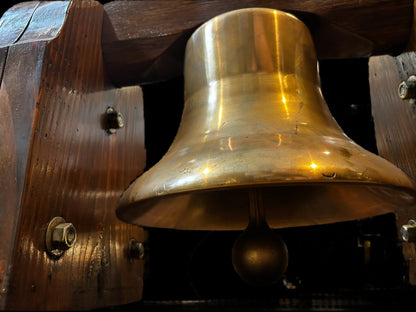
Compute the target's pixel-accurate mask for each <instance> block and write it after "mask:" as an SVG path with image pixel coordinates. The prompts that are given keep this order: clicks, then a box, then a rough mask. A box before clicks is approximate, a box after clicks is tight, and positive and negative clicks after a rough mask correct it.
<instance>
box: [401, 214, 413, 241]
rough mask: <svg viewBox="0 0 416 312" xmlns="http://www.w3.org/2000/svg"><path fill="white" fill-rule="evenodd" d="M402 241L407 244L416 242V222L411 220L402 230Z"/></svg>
mask: <svg viewBox="0 0 416 312" xmlns="http://www.w3.org/2000/svg"><path fill="white" fill-rule="evenodd" d="M400 234H401V236H402V240H403V241H405V242H416V221H415V220H412V219H411V220H409V221H408V222H407V224H405V225H402V227H401V228H400Z"/></svg>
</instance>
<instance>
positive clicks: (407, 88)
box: [398, 75, 416, 100]
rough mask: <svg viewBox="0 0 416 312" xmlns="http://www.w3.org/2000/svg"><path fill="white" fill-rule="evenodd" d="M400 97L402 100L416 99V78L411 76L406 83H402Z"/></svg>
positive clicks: (399, 90)
mask: <svg viewBox="0 0 416 312" xmlns="http://www.w3.org/2000/svg"><path fill="white" fill-rule="evenodd" d="M398 93H399V97H400V98H401V99H402V100H407V99H413V98H415V97H416V76H415V75H412V76H410V77H409V78H408V79H407V80H406V81H402V82H401V83H400V84H399V88H398Z"/></svg>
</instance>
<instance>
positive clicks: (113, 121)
mask: <svg viewBox="0 0 416 312" xmlns="http://www.w3.org/2000/svg"><path fill="white" fill-rule="evenodd" d="M105 115H106V130H107V132H108V133H109V134H114V133H116V131H117V129H120V128H123V127H124V116H123V115H122V114H121V113H120V112H118V111H116V110H115V109H114V108H113V107H108V108H107V110H106V111H105Z"/></svg>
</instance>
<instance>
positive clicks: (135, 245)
mask: <svg viewBox="0 0 416 312" xmlns="http://www.w3.org/2000/svg"><path fill="white" fill-rule="evenodd" d="M144 256H145V251H144V244H143V243H142V242H138V241H137V240H135V239H131V240H130V242H129V249H128V257H129V260H130V261H134V260H143V259H144Z"/></svg>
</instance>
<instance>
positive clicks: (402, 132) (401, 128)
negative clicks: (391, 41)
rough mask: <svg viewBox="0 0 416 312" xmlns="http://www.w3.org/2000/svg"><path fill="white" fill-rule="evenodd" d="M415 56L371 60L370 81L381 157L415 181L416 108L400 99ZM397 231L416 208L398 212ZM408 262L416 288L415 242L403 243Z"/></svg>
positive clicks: (413, 70) (415, 214) (414, 214)
mask: <svg viewBox="0 0 416 312" xmlns="http://www.w3.org/2000/svg"><path fill="white" fill-rule="evenodd" d="M415 64H416V55H415V53H414V52H408V53H405V54H402V55H400V56H397V57H392V56H386V55H385V56H377V57H372V58H370V63H369V76H370V77H369V79H370V92H371V102H372V112H373V118H374V126H375V134H376V141H377V148H378V151H379V154H380V155H381V156H383V157H384V158H386V159H387V160H389V161H391V162H392V163H394V164H395V165H396V166H398V167H399V168H401V169H402V170H403V171H404V172H405V173H407V174H408V175H409V176H410V177H411V178H412V179H413V180H414V181H416V148H415V147H416V109H415V104H414V103H412V102H411V101H409V100H402V99H400V98H399V96H398V91H397V89H398V86H399V83H400V82H401V81H402V80H404V79H407V77H408V75H411V74H416V67H415ZM396 216H397V226H398V229H400V227H401V226H402V225H403V224H406V223H407V221H408V219H409V218H416V206H415V207H400V208H399V209H398V210H397V211H396ZM403 254H404V257H405V259H406V260H407V261H408V262H409V280H410V282H411V283H412V284H413V285H416V258H415V254H416V253H415V246H414V244H413V243H403Z"/></svg>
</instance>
